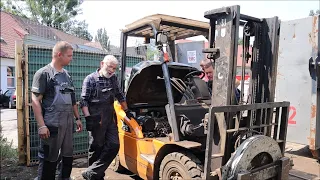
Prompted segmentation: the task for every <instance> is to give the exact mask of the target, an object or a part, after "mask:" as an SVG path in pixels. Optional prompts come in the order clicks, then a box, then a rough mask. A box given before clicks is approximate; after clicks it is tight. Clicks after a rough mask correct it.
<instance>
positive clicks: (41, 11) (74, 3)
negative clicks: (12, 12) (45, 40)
mask: <svg viewBox="0 0 320 180" xmlns="http://www.w3.org/2000/svg"><path fill="white" fill-rule="evenodd" d="M81 3H82V2H80V1H78V0H26V4H27V8H28V10H29V11H30V13H31V17H32V19H33V20H37V21H38V22H40V23H42V24H44V25H47V26H52V27H59V28H60V27H61V26H60V24H63V23H66V22H68V21H69V20H71V19H72V18H74V17H76V16H77V15H78V14H79V12H80V10H81V9H80V5H81Z"/></svg>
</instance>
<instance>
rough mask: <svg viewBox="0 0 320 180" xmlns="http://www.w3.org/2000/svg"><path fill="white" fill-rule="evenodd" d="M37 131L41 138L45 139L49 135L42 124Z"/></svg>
mask: <svg viewBox="0 0 320 180" xmlns="http://www.w3.org/2000/svg"><path fill="white" fill-rule="evenodd" d="M38 133H39V136H40V138H41V139H47V138H49V137H50V131H49V129H48V128H47V127H46V126H42V127H40V128H39V129H38Z"/></svg>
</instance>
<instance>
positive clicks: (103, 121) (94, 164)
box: [80, 55, 132, 180]
mask: <svg viewBox="0 0 320 180" xmlns="http://www.w3.org/2000/svg"><path fill="white" fill-rule="evenodd" d="M117 66H118V60H117V59H116V58H115V57H114V56H112V55H107V56H106V57H105V58H104V59H103V60H102V61H101V63H100V68H98V69H97V70H96V71H95V72H93V73H91V74H89V75H88V76H87V77H86V78H85V79H84V82H83V85H82V93H81V98H82V99H81V103H80V106H81V108H82V111H83V114H84V116H85V119H86V127H87V130H88V132H89V139H90V140H89V144H90V146H89V153H88V154H89V167H88V168H87V170H86V171H85V172H83V173H82V176H83V178H85V179H87V180H88V179H90V180H93V179H96V180H101V179H103V178H104V176H105V173H104V172H105V171H106V169H107V168H108V167H109V165H110V163H111V162H112V160H113V159H114V158H115V157H116V155H117V154H118V151H119V147H120V145H119V136H118V127H117V124H116V121H115V120H114V119H113V118H114V108H113V102H114V98H116V99H117V100H118V101H119V102H120V104H121V106H122V109H123V110H124V111H125V112H126V114H127V117H128V118H131V117H132V114H131V113H130V111H129V110H128V107H127V103H126V99H125V96H124V94H123V92H122V91H121V89H120V88H119V84H118V81H117V77H116V76H115V71H116V69H117Z"/></svg>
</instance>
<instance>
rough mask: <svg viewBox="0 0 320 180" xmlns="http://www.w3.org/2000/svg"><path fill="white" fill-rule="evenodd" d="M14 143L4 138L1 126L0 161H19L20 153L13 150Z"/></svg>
mask: <svg viewBox="0 0 320 180" xmlns="http://www.w3.org/2000/svg"><path fill="white" fill-rule="evenodd" d="M12 143H13V142H12V141H11V142H9V141H8V139H7V138H5V137H3V134H2V126H1V125H0V161H1V162H3V161H4V160H14V161H16V160H17V159H18V151H17V149H16V148H13V146H12Z"/></svg>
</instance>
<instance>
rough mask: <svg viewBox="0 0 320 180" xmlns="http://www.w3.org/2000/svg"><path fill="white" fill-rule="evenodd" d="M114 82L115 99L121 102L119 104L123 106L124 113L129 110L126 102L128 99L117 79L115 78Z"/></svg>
mask: <svg viewBox="0 0 320 180" xmlns="http://www.w3.org/2000/svg"><path fill="white" fill-rule="evenodd" d="M112 80H113V86H114V90H115V91H114V92H115V97H116V98H117V100H118V101H119V103H120V104H121V107H122V109H123V110H124V111H126V110H128V105H127V102H126V97H125V96H124V93H123V92H122V90H121V89H120V87H119V83H118V80H117V77H116V76H114V78H113V79H112Z"/></svg>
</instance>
